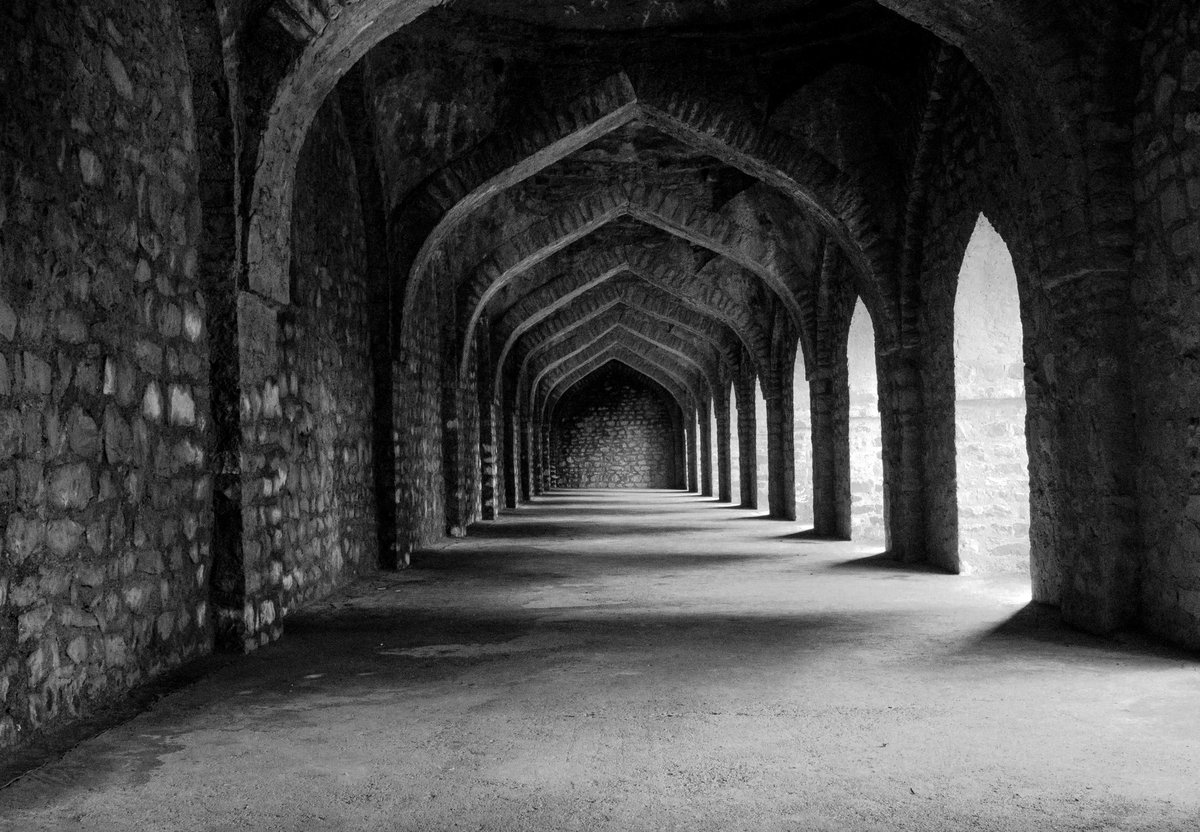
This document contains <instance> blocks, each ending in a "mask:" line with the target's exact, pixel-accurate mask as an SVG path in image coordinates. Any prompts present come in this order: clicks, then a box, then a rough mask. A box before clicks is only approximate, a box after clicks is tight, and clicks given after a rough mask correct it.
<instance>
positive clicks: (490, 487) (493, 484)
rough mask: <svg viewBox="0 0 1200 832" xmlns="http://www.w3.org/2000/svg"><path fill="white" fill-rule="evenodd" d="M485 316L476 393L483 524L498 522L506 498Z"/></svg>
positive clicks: (480, 331)
mask: <svg viewBox="0 0 1200 832" xmlns="http://www.w3.org/2000/svg"><path fill="white" fill-rule="evenodd" d="M488 329H489V327H488V323H487V318H486V316H485V317H484V320H483V321H482V322H481V324H480V326H479V329H478V330H477V337H476V339H475V363H476V372H475V389H476V399H477V401H478V404H479V511H480V517H481V518H482V519H483V520H495V519H496V514H497V512H498V511H499V508H500V501H501V500H502V499H503V498H504V495H503V485H502V484H501V482H500V466H501V461H500V444H501V442H500V439H501V431H500V426H499V425H498V424H497V422H498V420H497V414H496V409H497V402H496V398H495V386H494V385H493V381H494V379H493V377H492V371H493V365H492V348H491V340H492V339H491V336H490V334H489V332H488Z"/></svg>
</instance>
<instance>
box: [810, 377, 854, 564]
mask: <svg viewBox="0 0 1200 832" xmlns="http://www.w3.org/2000/svg"><path fill="white" fill-rule="evenodd" d="M842 359H843V360H842V362H841V366H840V367H838V368H836V369H834V370H832V371H829V372H828V373H827V374H825V375H824V376H823V377H817V378H814V379H812V381H810V382H809V391H810V394H811V397H812V452H813V526H814V528H813V530H814V531H815V532H816V533H817V534H819V535H821V536H823V537H833V538H837V539H839V540H849V539H850V384H849V380H848V378H847V374H846V362H845V356H843V357H842Z"/></svg>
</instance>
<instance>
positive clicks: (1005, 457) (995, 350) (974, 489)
mask: <svg viewBox="0 0 1200 832" xmlns="http://www.w3.org/2000/svg"><path fill="white" fill-rule="evenodd" d="M1022 341H1023V339H1022V329H1021V304H1020V300H1019V298H1018V294H1017V275H1016V270H1015V269H1014V267H1013V261H1012V256H1011V255H1010V254H1009V250H1008V246H1007V245H1006V244H1005V242H1004V240H1003V238H1001V236H1000V234H999V233H997V231H996V229H995V228H993V227H992V224H991V223H990V222H988V219H987V217H985V216H983V215H982V214H980V215H979V220H978V222H977V223H976V225H975V231H974V233H973V234H972V235H971V241H970V243H969V244H968V246H967V250H966V254H965V255H964V257H963V263H962V268H961V269H960V271H959V276H958V286H957V291H956V293H955V299H954V389H955V401H954V412H955V452H956V453H955V458H956V472H957V481H958V495H957V496H958V552H959V558H960V561H961V564H962V570H963V571H964V572H987V573H1001V572H1022V573H1025V574H1028V572H1029V456H1028V451H1027V448H1026V442H1025V364H1024V359H1023V356H1022Z"/></svg>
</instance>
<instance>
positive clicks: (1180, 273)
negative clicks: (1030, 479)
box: [1133, 0, 1200, 648]
mask: <svg viewBox="0 0 1200 832" xmlns="http://www.w3.org/2000/svg"><path fill="white" fill-rule="evenodd" d="M1141 65H1142V77H1143V78H1144V79H1145V80H1144V81H1143V83H1142V86H1141V89H1140V91H1139V93H1138V99H1137V100H1138V103H1137V116H1136V122H1135V132H1136V135H1135V139H1134V162H1135V165H1136V181H1135V186H1134V196H1135V199H1136V203H1137V217H1138V250H1137V262H1136V266H1135V270H1136V275H1135V279H1134V285H1135V290H1134V303H1135V307H1136V310H1137V336H1136V341H1137V344H1138V354H1137V358H1136V363H1135V368H1134V373H1133V378H1134V379H1136V380H1137V387H1138V389H1137V391H1136V392H1137V396H1138V399H1139V407H1138V408H1137V410H1138V426H1139V434H1140V436H1139V447H1138V451H1139V453H1138V458H1139V469H1138V480H1137V483H1138V485H1137V493H1138V496H1139V500H1140V503H1139V517H1140V521H1141V526H1142V529H1141V540H1142V545H1143V546H1144V551H1143V562H1142V571H1141V576H1142V591H1141V615H1142V619H1143V622H1144V624H1145V625H1146V626H1147V627H1148V628H1149V629H1151V630H1152V631H1154V632H1156V633H1158V634H1160V635H1163V636H1165V637H1167V638H1170V639H1172V640H1174V641H1176V642H1178V643H1181V644H1186V645H1188V646H1191V647H1193V648H1200V464H1198V463H1197V459H1198V458H1200V420H1198V419H1197V413H1200V361H1198V360H1197V355H1198V354H1200V296H1198V295H1197V293H1196V285H1197V281H1198V280H1200V3H1196V2H1194V0H1192V2H1187V0H1168V2H1163V3H1160V4H1158V5H1157V7H1156V12H1155V14H1154V15H1153V16H1152V17H1151V20H1150V21H1149V26H1148V27H1147V38H1146V41H1145V45H1144V49H1143V51H1142V56H1141Z"/></svg>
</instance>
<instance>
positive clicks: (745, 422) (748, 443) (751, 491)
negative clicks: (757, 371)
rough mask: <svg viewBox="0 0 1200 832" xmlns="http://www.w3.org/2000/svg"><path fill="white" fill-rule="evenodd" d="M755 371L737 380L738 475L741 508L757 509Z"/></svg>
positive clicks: (746, 373) (740, 374)
mask: <svg viewBox="0 0 1200 832" xmlns="http://www.w3.org/2000/svg"><path fill="white" fill-rule="evenodd" d="M754 380H755V379H754V371H753V370H748V371H747V370H743V371H742V372H740V373H739V374H738V377H737V380H736V381H735V382H734V388H733V389H734V395H735V396H737V414H738V418H737V433H738V476H739V480H740V485H741V492H742V493H741V495H740V497H741V505H742V508H758V440H757V436H756V434H755V417H754V410H755V404H754Z"/></svg>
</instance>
